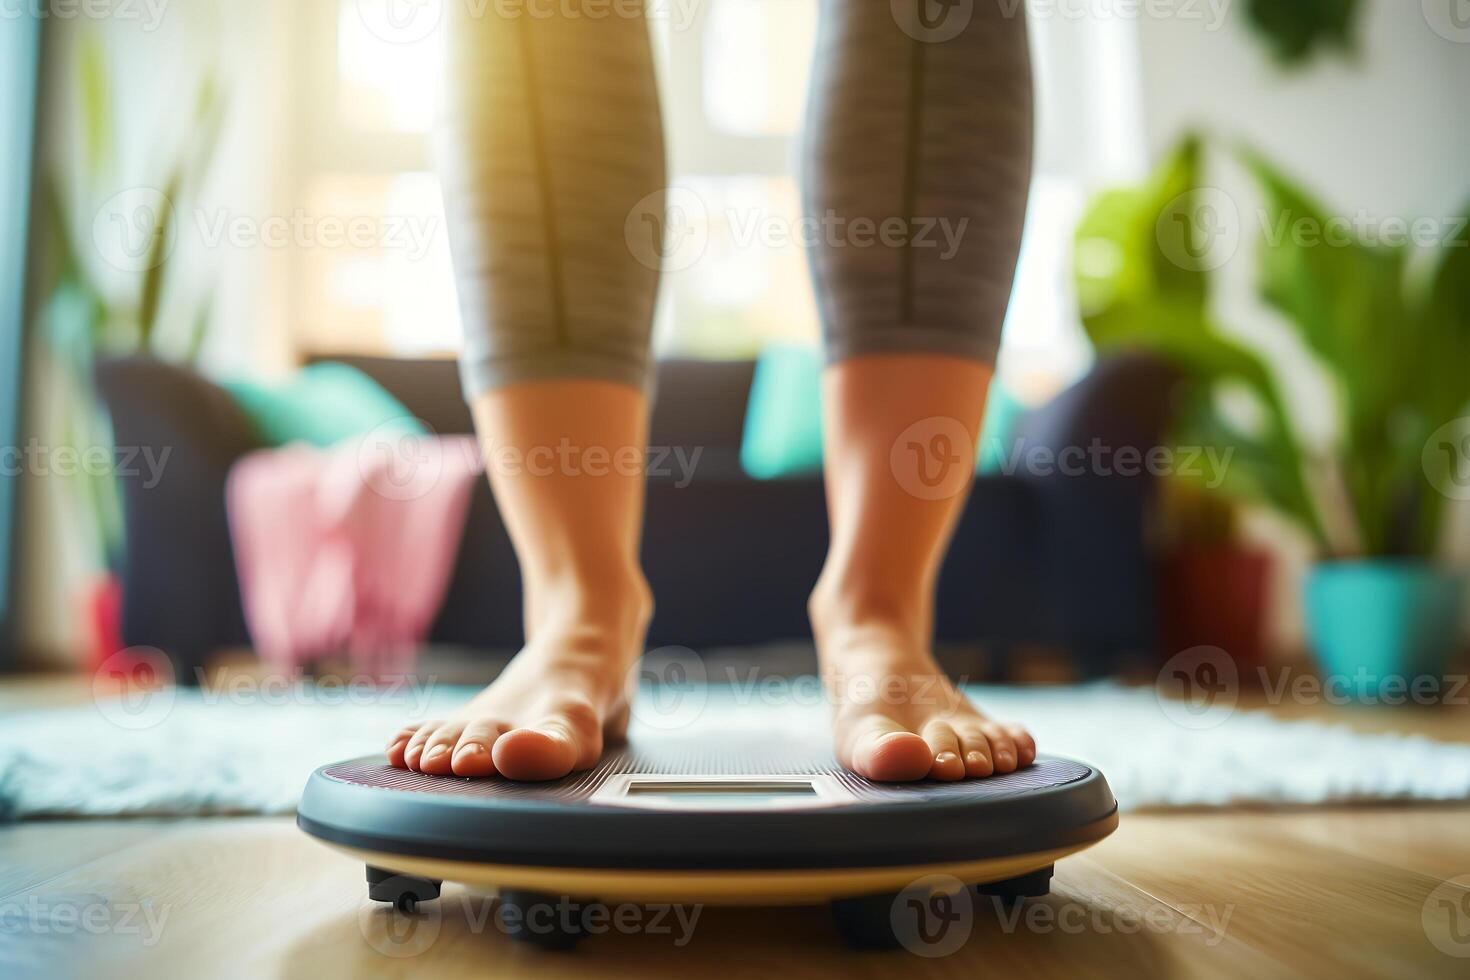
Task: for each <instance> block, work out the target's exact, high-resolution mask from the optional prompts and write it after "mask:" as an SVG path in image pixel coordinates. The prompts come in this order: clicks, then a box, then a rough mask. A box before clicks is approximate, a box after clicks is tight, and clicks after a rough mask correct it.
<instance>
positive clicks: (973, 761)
mask: <svg viewBox="0 0 1470 980" xmlns="http://www.w3.org/2000/svg"><path fill="white" fill-rule="evenodd" d="M965 761H966V762H968V763H969V764H970V765H972V766H978V765H983V764H984V762H985V756H984V755H982V754H981V753H979V752H971V753H968V754H967V755H966V756H965Z"/></svg>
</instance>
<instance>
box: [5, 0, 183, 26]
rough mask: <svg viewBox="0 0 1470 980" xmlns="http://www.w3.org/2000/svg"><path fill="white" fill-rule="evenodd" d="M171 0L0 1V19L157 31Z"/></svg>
mask: <svg viewBox="0 0 1470 980" xmlns="http://www.w3.org/2000/svg"><path fill="white" fill-rule="evenodd" d="M171 2H172V0H0V20H18V19H19V18H21V17H34V18H35V19H37V20H48V19H50V20H116V21H129V22H136V23H141V24H142V27H143V30H144V31H145V32H149V33H151V32H153V31H156V30H158V28H159V25H161V24H162V23H163V16H164V14H165V13H166V12H167V10H168V6H169V4H170V3H171Z"/></svg>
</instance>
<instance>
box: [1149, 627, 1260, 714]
mask: <svg viewBox="0 0 1470 980" xmlns="http://www.w3.org/2000/svg"><path fill="white" fill-rule="evenodd" d="M1154 696H1155V697H1156V698H1157V699H1158V702H1159V710H1161V711H1162V712H1163V713H1164V716H1165V717H1166V718H1168V719H1169V720H1170V721H1172V722H1173V723H1174V724H1176V725H1178V726H1179V727H1181V728H1188V729H1191V730H1194V731H1201V730H1204V729H1207V728H1215V727H1216V726H1218V725H1222V724H1224V723H1225V721H1226V720H1227V719H1228V718H1229V717H1230V716H1231V715H1232V714H1234V713H1235V705H1236V702H1238V701H1239V700H1240V671H1239V669H1238V668H1237V667H1236V664H1235V659H1234V658H1233V657H1231V656H1230V654H1228V653H1226V652H1225V651H1224V650H1222V649H1220V648H1219V647H1212V646H1197V647H1191V648H1189V649H1188V650H1183V651H1181V652H1179V653H1176V654H1175V655H1174V656H1172V657H1170V658H1169V659H1168V660H1167V661H1165V663H1164V666H1163V668H1162V669H1160V670H1159V676H1158V680H1157V683H1156V684H1155V685H1154Z"/></svg>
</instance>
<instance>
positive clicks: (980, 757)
mask: <svg viewBox="0 0 1470 980" xmlns="http://www.w3.org/2000/svg"><path fill="white" fill-rule="evenodd" d="M959 736H960V757H961V758H962V759H964V760H965V775H966V776H969V777H970V778H971V779H981V778H984V777H985V776H989V775H990V774H991V773H993V772H995V763H994V762H993V761H991V758H990V740H989V739H987V738H986V737H985V733H984V732H983V731H981V730H980V729H979V728H978V727H967V728H963V729H961V730H960V732H959Z"/></svg>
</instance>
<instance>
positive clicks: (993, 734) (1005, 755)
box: [980, 721, 1016, 772]
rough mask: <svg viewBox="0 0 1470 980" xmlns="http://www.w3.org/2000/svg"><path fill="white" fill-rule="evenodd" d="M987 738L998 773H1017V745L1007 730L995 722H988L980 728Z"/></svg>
mask: <svg viewBox="0 0 1470 980" xmlns="http://www.w3.org/2000/svg"><path fill="white" fill-rule="evenodd" d="M980 730H981V731H983V732H984V733H985V737H986V739H987V740H989V742H990V758H991V761H993V762H994V763H995V771H996V772H1015V771H1016V743H1015V740H1014V739H1012V738H1011V736H1010V734H1009V733H1007V732H1006V730H1005V728H1003V727H1002V726H1000V725H998V724H996V723H995V722H993V721H987V722H985V723H984V724H982V725H981V726H980Z"/></svg>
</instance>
